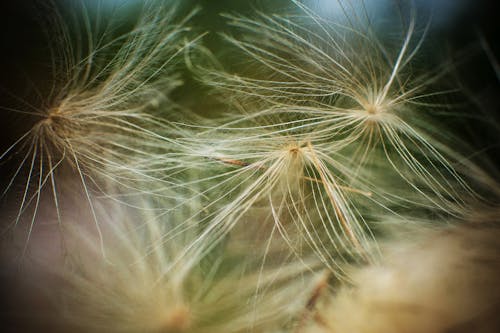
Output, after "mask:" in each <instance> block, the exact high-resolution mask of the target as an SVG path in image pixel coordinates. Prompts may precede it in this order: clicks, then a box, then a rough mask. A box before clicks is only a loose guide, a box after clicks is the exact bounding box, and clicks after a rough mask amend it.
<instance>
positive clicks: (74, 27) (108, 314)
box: [0, 0, 500, 333]
mask: <svg viewBox="0 0 500 333" xmlns="http://www.w3.org/2000/svg"><path fill="white" fill-rule="evenodd" d="M337 3H338V5H339V8H341V9H342V15H341V16H338V17H337V16H335V17H333V18H326V17H324V16H322V15H320V14H319V13H317V12H316V11H314V10H313V9H311V8H310V7H308V6H307V5H305V4H304V2H302V1H298V0H290V9H291V10H292V11H293V13H294V14H290V15H278V14H275V15H268V14H264V13H259V12H255V13H254V15H253V16H239V15H232V14H230V15H227V14H224V15H223V17H224V18H225V19H226V21H227V22H228V26H229V27H230V28H231V31H232V34H222V35H220V36H219V37H220V41H219V42H221V43H225V44H224V45H226V46H225V47H226V48H227V49H228V50H230V51H231V56H234V57H235V58H237V61H235V60H234V59H230V58H229V57H227V58H225V57H224V55H219V54H218V53H216V52H215V50H210V49H209V48H208V47H207V46H206V45H204V44H203V38H202V37H203V35H204V32H203V31H199V32H197V31H196V30H197V29H193V28H192V27H194V26H195V22H196V19H197V15H203V14H199V13H198V12H199V11H200V10H199V9H196V10H193V11H186V10H185V8H184V7H183V6H181V5H180V4H177V5H174V4H171V3H163V2H155V1H149V0H148V1H144V2H143V3H142V4H141V5H140V6H138V7H140V10H138V13H139V15H138V18H137V19H136V20H135V21H134V23H133V24H129V25H127V24H124V21H123V20H122V19H123V16H121V15H123V13H121V12H120V7H119V6H118V7H117V9H116V12H115V13H114V16H112V18H110V19H105V18H103V17H101V15H100V13H101V11H102V10H104V7H105V2H101V1H97V2H96V4H94V3H92V4H91V3H90V2H89V3H87V2H85V1H77V2H76V3H75V4H73V6H74V9H75V10H76V9H78V13H79V14H78V15H76V16H75V17H73V20H71V19H70V18H71V15H70V14H68V13H66V12H65V11H64V10H63V9H62V8H59V6H58V5H56V4H55V3H52V2H50V3H49V4H40V5H39V6H40V8H41V9H43V10H44V11H46V12H47V13H48V16H47V17H50V19H47V20H46V22H45V23H44V28H45V29H46V31H47V32H48V34H49V35H51V36H58V37H57V38H54V39H53V40H55V42H53V43H52V44H50V47H49V49H50V51H51V55H52V64H51V65H52V70H53V72H52V75H51V76H50V80H49V79H48V81H49V83H50V87H49V89H46V90H47V93H46V94H45V95H43V93H44V92H45V89H43V90H41V91H40V93H42V92H43V93H42V95H41V97H42V98H41V99H42V102H41V103H40V105H39V106H34V105H31V104H29V105H28V103H26V105H25V106H26V107H27V108H28V109H27V110H25V109H22V108H19V109H14V108H9V110H11V111H13V112H18V113H27V114H29V115H30V117H33V119H35V120H34V121H33V123H32V126H31V127H30V128H29V129H28V130H27V131H26V132H25V133H24V134H23V135H21V136H20V137H19V138H18V139H17V140H15V141H14V142H13V143H12V145H11V146H10V147H9V148H8V149H7V150H6V151H5V152H4V153H3V154H2V155H1V156H0V160H1V161H4V162H5V163H14V164H15V167H14V168H13V170H14V171H13V174H12V175H10V176H9V178H8V181H7V188H6V189H5V192H4V194H5V193H11V192H15V189H16V188H20V189H21V190H20V191H19V193H18V194H17V195H16V194H14V195H13V197H14V199H13V200H14V201H16V202H15V204H13V206H14V207H16V209H15V212H14V214H10V215H9V214H4V215H5V216H4V219H5V220H7V222H6V223H5V224H6V230H7V232H8V233H9V234H13V235H14V237H13V239H11V240H10V241H8V242H7V241H5V246H4V248H5V249H6V251H4V254H3V257H9V258H10V257H12V256H17V255H19V254H21V258H22V259H21V264H22V266H23V267H25V270H26V271H25V273H21V274H20V276H22V278H23V279H27V280H30V277H29V275H30V274H31V273H32V274H31V275H32V276H42V277H43V279H40V280H39V281H38V283H37V282H34V281H31V282H34V283H32V284H34V285H35V286H34V287H32V289H34V290H38V291H40V290H42V293H43V294H50V295H45V296H44V297H43V300H44V302H46V303H47V304H50V307H47V309H49V308H50V309H51V310H50V311H47V309H45V310H39V309H38V310H36V311H35V310H34V311H30V310H29V309H28V310H27V311H26V313H24V314H22V316H27V317H28V318H33V317H34V316H33V314H32V313H31V312H37V314H38V316H37V320H36V321H34V324H33V325H34V329H33V331H39V330H40V328H41V327H46V326H43V325H49V326H50V327H56V328H51V329H52V330H53V331H57V330H58V329H62V331H68V330H71V331H75V332H116V333H160V332H161V333H180V332H186V333H187V332H190V333H191V332H192V333H215V332H219V333H220V332H222V333H240V332H262V333H268V332H269V333H270V332H289V333H340V332H342V333H345V332H360V333H361V332H367V333H368V332H436V333H438V332H443V333H444V332H452V331H453V332H471V331H477V332H496V331H497V330H498V329H500V325H499V323H498V319H497V318H496V317H497V316H496V313H497V312H498V310H499V304H500V291H499V290H498V287H497V286H496V281H497V280H498V278H499V277H500V267H499V262H500V261H499V259H500V258H499V256H500V247H499V246H498V244H497V243H498V242H497V241H496V238H497V236H498V233H499V232H498V219H497V212H498V208H497V207H498V204H497V203H496V201H498V200H496V199H497V198H498V197H499V192H500V190H499V189H500V185H497V184H496V183H494V181H493V179H494V178H495V175H491V174H489V173H488V172H487V171H485V170H483V168H482V167H481V165H480V164H479V163H477V161H476V160H472V159H470V158H468V157H467V156H468V154H469V153H470V150H469V147H468V145H467V144H466V143H465V140H461V139H459V136H460V133H459V132H458V131H457V130H455V129H454V128H453V127H450V126H447V124H446V123H445V122H443V114H444V115H445V116H446V117H452V116H454V117H457V116H456V114H457V111H456V110H454V109H452V108H451V106H450V105H448V104H446V102H440V101H441V98H442V97H443V96H446V97H447V94H450V90H449V88H446V87H447V86H448V82H445V83H446V84H443V83H442V81H443V78H445V77H446V75H447V74H448V72H449V70H450V68H451V67H452V65H451V64H450V63H444V64H442V66H441V67H440V69H439V70H438V71H435V70H432V71H431V70H430V69H429V68H427V67H426V66H425V65H423V64H422V62H425V60H424V61H422V59H421V56H420V53H419V51H420V50H421V49H422V48H424V47H425V46H424V45H425V37H426V35H427V33H428V32H429V24H424V25H421V24H420V23H419V22H420V21H419V20H418V19H417V13H416V10H415V9H414V7H413V6H412V5H411V4H408V3H406V2H404V1H401V3H399V6H395V7H394V9H392V12H391V13H390V14H391V15H392V14H394V15H393V16H394V17H398V18H399V20H396V21H398V22H392V21H395V20H394V19H393V20H392V21H391V24H390V27H389V28H388V27H387V26H386V25H385V26H382V23H383V22H385V21H384V20H383V18H378V19H379V20H377V17H375V16H374V15H373V14H372V13H371V12H370V11H369V8H368V7H366V6H365V4H364V2H363V1H356V0H345V1H343V0H342V1H341V0H338V1H337ZM94 5H95V8H94V7H93V6H94ZM134 8H136V7H134ZM136 9H138V8H136ZM202 10H203V9H202ZM92 11H94V14H91V13H92ZM80 14H81V16H80ZM68 22H73V24H70V23H68ZM378 24H380V26H379V25H378ZM385 24H387V22H385ZM124 26H125V27H126V28H127V29H126V30H128V32H126V33H123V30H124ZM387 29H390V30H391V31H392V32H395V33H393V34H391V36H386V35H384V33H383V32H384V31H387ZM198 30H199V29H198ZM120 31H121V32H120ZM183 75H184V76H186V75H190V78H195V79H196V80H198V83H199V84H201V85H202V86H203V88H201V89H200V91H202V92H203V94H204V95H203V99H206V100H210V102H209V103H207V105H209V106H210V110H206V109H203V107H201V108H198V109H199V110H198V111H196V112H195V111H191V110H189V108H188V107H187V105H186V104H189V103H185V100H183V99H182V97H179V96H182V93H177V92H179V91H183V90H182V89H184V88H183V87H182V86H183V79H184V76H183ZM444 81H446V80H444ZM454 93H456V91H454ZM189 94H192V95H197V94H198V91H190V93H188V99H191V98H192V95H189ZM442 101H446V99H445V98H443V99H442ZM207 108H208V107H207ZM200 109H201V110H202V111H203V112H201V111H200ZM212 109H213V110H212ZM457 118H460V116H458V117H457ZM495 184H496V185H495ZM485 185H486V186H485ZM492 194H494V195H495V197H494V196H493V195H492ZM487 195H489V196H490V197H488V198H486V196H487ZM486 199H491V200H486ZM11 215H12V216H11ZM464 221H465V222H466V223H465V225H464V223H463V222H464ZM13 226H14V227H15V228H13ZM53 243H57V244H58V246H55V247H57V250H54V246H53ZM59 245H60V246H59ZM18 248H22V250H19V249H18ZM48 248H51V249H52V250H50V251H46V250H47V249H48ZM3 261H4V262H5V263H7V262H10V260H8V259H4V260H3ZM5 266H7V264H5ZM30 272H31V273H30ZM53 286H57V287H53ZM27 290H31V289H27ZM24 293H25V291H20V292H19V293H18V294H19V295H21V294H24ZM13 294H14V295H16V292H14V293H13ZM34 303H35V302H34ZM40 314H41V315H40ZM40 317H41V319H40ZM42 322H43V324H41V323H42ZM38 324H39V325H41V326H37V325H38ZM51 325H52V326H51ZM61 327H62V328H61Z"/></svg>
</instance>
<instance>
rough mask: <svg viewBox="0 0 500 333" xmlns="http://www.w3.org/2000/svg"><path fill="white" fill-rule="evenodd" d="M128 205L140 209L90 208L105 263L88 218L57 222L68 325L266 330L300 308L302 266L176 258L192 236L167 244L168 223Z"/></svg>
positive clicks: (308, 284)
mask: <svg viewBox="0 0 500 333" xmlns="http://www.w3.org/2000/svg"><path fill="white" fill-rule="evenodd" d="M135 205H136V206H142V205H145V206H144V207H141V209H130V208H129V209H127V208H124V207H123V206H121V205H120V204H118V203H116V202H113V201H111V200H101V201H100V202H96V203H94V207H95V208H96V211H97V213H98V215H99V218H100V220H101V221H102V224H101V227H102V233H103V235H104V239H105V252H106V254H107V255H106V258H103V257H102V255H101V252H100V250H99V242H100V240H99V236H98V235H97V233H96V232H95V231H94V230H92V228H89V226H88V223H86V221H73V222H71V223H64V224H63V226H64V228H65V229H66V235H67V237H68V244H69V247H70V248H69V249H68V254H67V256H66V260H65V261H66V262H65V265H63V266H59V267H55V268H53V269H52V272H53V273H54V274H55V276H57V277H59V278H60V279H61V281H62V285H61V287H60V290H59V291H55V293H54V294H55V295H56V296H57V297H60V300H58V301H57V302H56V303H58V304H61V311H62V315H63V316H64V318H65V320H66V323H67V324H68V325H70V326H69V327H75V328H78V329H83V330H85V331H89V330H90V331H92V332H228V333H229V332H247V331H249V330H255V331H258V332H260V331H262V332H265V331H270V330H277V329H280V328H286V327H287V326H290V325H292V323H293V322H294V319H295V317H297V316H299V315H300V314H302V313H303V312H304V311H305V308H306V303H307V301H308V299H309V298H310V297H311V294H312V293H313V290H314V286H315V283H316V282H315V281H316V280H317V277H316V276H315V274H312V273H311V272H308V271H306V270H305V269H304V266H303V265H298V264H296V263H291V264H289V265H287V266H281V265H278V266H273V265H266V266H265V267H263V266H262V265H261V261H260V260H259V259H258V258H259V255H258V253H257V252H256V253H255V254H256V257H254V258H253V259H251V258H248V257H246V256H242V254H241V253H238V252H221V253H219V255H218V256H216V257H214V256H211V257H204V258H202V257H190V258H183V260H182V261H179V260H178V256H179V255H180V254H182V250H183V248H184V247H186V246H187V245H188V244H190V242H191V241H192V239H193V238H194V237H195V232H194V231H192V230H191V231H184V232H181V233H178V234H177V235H176V236H171V237H169V240H168V241H165V234H166V232H168V231H169V229H172V228H175V225H176V222H175V221H169V219H168V218H166V216H165V215H163V214H158V213H157V212H155V210H154V209H152V208H154V207H150V205H151V203H150V202H149V200H146V201H144V202H142V203H141V202H136V203H135ZM148 212H149V213H148ZM170 217H173V216H169V218H170ZM175 217H176V218H180V216H179V215H177V216H175ZM84 218H85V217H84ZM257 251H260V250H257ZM245 255H246V253H245ZM235 263H236V264H237V265H235ZM297 290H300V292H297ZM292 295H293V300H292Z"/></svg>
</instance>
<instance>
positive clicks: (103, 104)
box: [0, 1, 196, 238]
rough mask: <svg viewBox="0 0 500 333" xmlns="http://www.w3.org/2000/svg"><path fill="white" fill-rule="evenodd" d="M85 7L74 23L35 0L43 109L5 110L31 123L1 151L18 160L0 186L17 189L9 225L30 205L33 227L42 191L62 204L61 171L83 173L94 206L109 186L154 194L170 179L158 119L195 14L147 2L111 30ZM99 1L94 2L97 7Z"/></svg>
mask: <svg viewBox="0 0 500 333" xmlns="http://www.w3.org/2000/svg"><path fill="white" fill-rule="evenodd" d="M87 5H88V4H85V3H84V2H78V3H77V4H75V6H77V7H78V9H81V15H82V16H81V17H78V18H75V21H74V22H75V27H73V26H71V25H70V24H67V23H66V22H67V20H68V18H67V17H64V15H63V14H62V12H61V11H59V9H58V8H57V6H56V5H55V4H54V3H52V2H49V3H46V4H43V6H42V4H40V6H41V7H46V8H44V9H45V10H46V11H47V12H48V14H47V17H48V19H47V21H49V22H48V23H47V27H46V30H47V35H48V36H50V38H48V40H54V42H53V43H51V44H50V46H49V47H50V51H51V54H52V59H51V60H52V64H51V67H52V73H50V75H48V77H49V79H50V80H48V81H49V82H50V83H51V86H50V89H46V90H47V92H45V91H44V92H39V93H40V94H43V96H42V95H41V96H40V99H41V105H39V106H34V105H30V104H28V103H24V104H23V106H24V107H26V108H27V110H15V109H12V110H11V111H13V112H19V113H26V114H29V115H32V116H33V117H35V118H36V122H35V123H34V124H33V126H32V127H31V128H30V129H29V130H28V131H27V132H26V133H24V134H23V135H22V136H21V137H20V138H18V139H17V140H16V141H15V142H14V143H13V144H12V145H11V146H10V147H9V148H8V149H7V150H6V151H5V152H3V153H2V154H1V156H0V159H1V160H4V159H8V158H12V157H13V153H15V154H18V155H19V156H21V157H20V158H19V160H20V162H19V165H18V167H17V168H16V169H15V172H14V174H13V175H12V177H11V179H10V181H9V183H8V185H7V188H6V189H5V191H4V194H5V193H6V192H7V191H8V190H9V189H10V188H11V187H12V186H13V185H16V183H22V184H23V187H24V190H23V193H22V198H21V200H20V202H21V203H20V208H19V212H18V214H17V217H16V218H15V221H14V224H15V225H17V224H18V222H19V220H20V218H21V216H22V214H23V212H24V211H26V210H27V209H28V207H30V206H32V207H33V206H34V208H33V211H34V213H32V217H31V222H30V225H31V228H32V227H33V225H34V222H35V219H36V211H37V209H38V205H39V202H40V196H41V195H42V190H43V189H44V188H46V187H48V188H50V189H51V190H50V192H52V196H53V199H54V203H55V209H56V210H59V207H58V201H59V198H58V195H59V194H58V186H60V184H59V183H60V182H63V181H64V179H59V178H63V176H62V175H61V174H62V171H61V170H63V169H66V170H70V172H69V174H73V175H75V176H76V177H77V178H80V180H81V183H82V184H83V187H84V190H85V193H86V196H87V200H86V201H87V203H88V205H90V209H91V210H93V208H92V205H91V202H92V200H91V198H90V197H91V196H92V193H91V192H92V191H93V190H98V191H101V192H104V193H106V191H107V189H106V186H105V185H104V184H106V183H114V185H113V186H114V187H116V186H118V185H119V187H120V188H121V193H122V195H124V194H123V193H126V194H127V195H133V194H134V193H148V194H150V195H151V196H155V195H159V196H161V195H162V193H161V191H162V190H161V188H162V187H165V186H166V185H165V184H168V183H169V181H168V179H166V178H165V176H164V173H163V172H162V169H161V165H157V164H156V163H157V160H158V158H156V157H155V156H159V155H161V154H162V153H164V152H165V151H166V150H168V147H169V144H170V142H169V140H168V139H167V138H166V137H165V136H163V132H164V131H165V128H166V120H165V115H166V114H167V113H168V112H170V113H172V112H174V110H176V108H177V107H176V106H175V104H173V102H172V101H170V100H169V98H168V94H169V93H170V92H171V91H172V90H173V89H174V88H176V87H177V86H178V85H179V84H180V83H181V82H180V80H179V77H178V75H176V74H175V64H176V63H177V62H178V58H179V55H180V53H181V52H183V50H184V49H185V48H186V47H188V46H190V45H191V44H192V43H194V42H195V40H196V39H192V40H188V39H186V36H187V33H188V31H189V30H190V29H189V28H187V27H186V22H187V21H188V20H189V19H190V17H191V16H192V15H193V14H194V13H195V11H193V12H191V13H190V14H188V15H186V16H184V17H182V18H180V19H178V18H176V17H175V16H176V15H179V13H178V11H177V10H176V8H175V7H172V8H166V7H165V6H163V5H160V4H157V3H154V2H152V1H146V2H145V3H144V4H143V6H142V9H141V10H142V11H141V14H140V15H139V18H138V20H137V22H136V24H135V27H134V28H133V29H132V31H130V32H128V33H125V34H121V35H118V36H117V35H116V33H115V32H114V31H113V30H114V29H115V25H116V24H117V23H116V22H113V21H112V20H109V21H106V22H104V21H103V20H102V18H101V17H99V16H98V15H97V17H96V18H91V16H90V15H91V14H90V10H89V9H88V8H87ZM101 6H103V3H101V2H98V4H97V5H96V10H97V12H99V10H100V9H102V8H101ZM78 29H80V30H82V29H83V31H75V30H78ZM75 35H76V36H77V37H76V42H75V37H74V36H75ZM53 36H55V37H53ZM75 43H76V45H75ZM37 93H38V92H37ZM22 102H23V101H21V103H22ZM160 106H161V109H159V107H160ZM160 110H161V112H160ZM159 184H163V185H162V186H160V185H159ZM95 223H96V224H97V223H98V221H97V220H96V221H95ZM28 238H29V237H28Z"/></svg>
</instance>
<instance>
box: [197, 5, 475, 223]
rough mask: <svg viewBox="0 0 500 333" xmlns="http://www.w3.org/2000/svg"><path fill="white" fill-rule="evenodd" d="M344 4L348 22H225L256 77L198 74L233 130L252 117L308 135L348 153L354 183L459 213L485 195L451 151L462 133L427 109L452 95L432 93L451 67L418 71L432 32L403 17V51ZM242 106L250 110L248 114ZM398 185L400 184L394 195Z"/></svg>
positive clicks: (310, 18) (262, 18) (312, 17)
mask: <svg viewBox="0 0 500 333" xmlns="http://www.w3.org/2000/svg"><path fill="white" fill-rule="evenodd" d="M339 3H340V5H341V7H343V8H344V15H345V17H344V21H340V20H338V18H337V21H329V20H327V19H325V18H323V17H321V16H319V15H317V14H316V13H314V12H313V11H312V10H311V9H309V8H308V7H306V6H305V5H303V4H301V3H300V2H298V1H294V4H295V5H296V6H297V7H298V9H299V10H300V11H301V13H302V14H303V15H302V16H279V15H265V14H260V15H259V16H258V17H257V18H255V19H254V18H247V17H241V16H234V15H226V16H227V17H228V18H229V19H230V20H231V21H230V22H231V25H232V26H234V27H236V28H238V29H240V31H242V32H243V33H244V37H243V38H234V37H231V36H227V35H226V36H224V37H225V39H226V40H227V41H229V43H231V44H232V45H233V46H235V47H236V48H237V49H239V50H240V51H242V53H243V54H245V55H246V57H247V59H248V60H249V61H250V62H251V63H252V64H254V65H255V68H257V69H254V68H251V69H252V72H250V71H249V72H248V73H245V74H240V73H238V74H230V73H228V72H227V71H225V70H223V69H213V67H212V68H204V67H202V66H198V67H196V68H195V71H196V73H197V74H199V76H200V77H201V79H202V80H203V81H204V82H206V83H207V84H209V85H211V86H212V87H214V90H215V92H218V93H220V95H221V96H222V98H224V99H225V101H226V102H227V103H228V104H229V105H230V106H231V107H232V108H233V116H232V120H230V121H229V123H228V125H226V126H231V125H234V124H238V123H244V122H246V121H248V120H249V119H253V120H254V122H256V123H259V122H260V123H263V124H266V125H268V126H269V123H270V122H272V124H271V125H270V126H274V128H276V131H278V130H279V129H282V130H283V131H287V132H288V133H295V134H297V133H298V134H297V135H303V133H307V134H308V135H309V139H310V141H311V142H313V143H314V144H315V145H318V144H325V145H326V144H328V143H329V144H330V145H331V148H330V150H332V151H335V152H336V154H338V155H344V159H343V160H344V161H345V163H346V167H349V168H351V169H352V170H353V172H352V177H353V178H352V181H354V180H355V179H361V182H362V183H370V182H372V183H377V184H379V185H378V186H377V187H378V194H379V195H381V196H384V197H386V198H391V199H390V200H403V201H404V200H405V199H403V198H405V196H406V195H408V194H409V195H408V198H409V197H411V198H412V199H410V200H414V201H416V203H418V204H419V205H421V206H422V207H433V208H434V209H438V210H442V211H445V212H447V213H448V214H452V215H459V214H460V212H459V210H458V209H457V207H460V208H464V207H466V202H467V200H470V199H472V198H474V197H475V196H476V194H475V193H474V191H473V190H472V189H471V187H470V185H469V184H468V183H467V182H466V181H465V176H464V175H463V174H462V175H461V174H459V172H458V171H457V169H458V168H455V166H459V165H460V164H461V163H462V164H463V163H467V162H466V158H465V157H464V156H463V155H461V153H460V149H455V148H453V147H452V146H451V145H447V144H446V143H445V142H447V140H449V137H451V136H452V135H453V133H451V132H449V131H447V130H446V129H445V128H444V127H443V126H440V125H439V124H438V123H437V121H436V120H433V118H432V113H433V111H434V110H435V108H437V107H440V106H439V105H437V104H436V105H433V104H431V103H429V102H427V100H428V99H430V98H431V97H436V96H439V95H442V94H446V93H449V92H450V91H432V88H433V86H434V85H435V83H436V82H437V81H438V80H439V79H441V78H442V77H443V76H444V75H445V73H446V70H447V68H448V67H447V66H443V68H442V69H441V70H439V71H438V72H437V73H429V72H427V71H423V72H422V73H419V72H418V71H417V70H415V68H414V67H411V64H412V61H413V60H414V59H415V58H416V55H417V53H418V51H419V50H420V48H421V47H422V44H423V42H424V37H425V34H426V30H427V27H424V28H423V33H421V34H419V33H418V32H417V30H418V27H417V23H416V13H415V12H414V10H413V9H412V10H411V12H410V13H409V18H403V19H402V25H401V27H399V28H400V29H401V31H402V35H401V43H400V45H399V46H396V47H395V46H394V45H393V44H394V43H389V42H388V41H384V40H382V39H381V38H380V37H379V36H378V35H377V32H376V29H375V27H374V23H373V22H372V20H371V19H373V18H372V17H370V14H369V13H368V12H366V11H365V10H366V8H364V7H362V8H364V9H355V7H354V6H353V5H352V4H351V3H344V2H342V1H340V2H339ZM399 14H400V15H401V17H404V15H403V13H399ZM217 66H219V68H220V67H221V66H220V65H217ZM228 94H230V95H231V97H230V98H228V96H227V95H228ZM239 104H241V105H246V107H245V112H244V113H242V112H240V111H239V109H238V105H239ZM222 127H223V126H221V128H222ZM454 139H456V138H454ZM453 146H456V147H466V146H467V145H466V144H465V143H464V144H463V145H459V144H457V143H456V142H454V144H453ZM340 147H342V149H341V150H340V149H339V148H340ZM377 166H381V168H380V169H384V170H385V171H383V172H382V171H381V172H379V173H375V172H373V173H372V174H373V175H374V176H370V173H369V172H367V171H366V170H375V169H376V168H377ZM384 166H385V167H384ZM382 173H383V174H382ZM362 178H365V179H362ZM391 178H392V179H396V178H397V179H399V180H400V182H399V184H398V185H397V186H396V187H395V188H394V189H391V185H392V184H393V183H397V182H395V181H392V180H391ZM388 179H389V181H387V180H388ZM401 183H404V184H406V187H405V189H403V187H402V185H401ZM398 187H399V188H401V192H403V191H405V192H404V193H398V191H400V190H399V189H398ZM391 191H392V192H391Z"/></svg>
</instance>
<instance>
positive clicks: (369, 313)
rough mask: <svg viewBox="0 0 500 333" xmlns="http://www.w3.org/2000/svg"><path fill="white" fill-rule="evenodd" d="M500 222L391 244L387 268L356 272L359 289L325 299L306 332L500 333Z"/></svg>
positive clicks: (450, 229) (423, 234) (449, 229)
mask: <svg viewBox="0 0 500 333" xmlns="http://www.w3.org/2000/svg"><path fill="white" fill-rule="evenodd" d="M495 219H496V220H494V222H493V223H491V222H489V221H488V222H486V221H483V223H479V222H476V223H471V224H466V225H461V226H451V227H447V228H445V229H443V230H430V231H429V230H427V231H422V230H416V231H414V233H416V234H417V235H418V237H417V238H416V241H414V242H413V241H408V240H406V241H399V242H392V243H389V245H388V246H387V247H386V257H385V260H384V261H383V263H382V264H380V265H373V266H369V267H366V268H363V269H360V270H358V271H355V272H354V274H353V281H354V286H353V287H344V288H342V289H340V291H339V292H338V293H337V294H335V295H332V296H330V298H329V299H325V300H324V302H323V304H322V305H321V306H320V308H319V310H318V315H317V317H316V321H315V324H314V325H312V326H311V327H309V328H308V330H307V331H306V332H308V333H320V332H321V333H339V332H342V333H345V332H357V333H371V332H385V333H392V332H394V333H417V332H418V333H420V332H427V333H445V332H447V333H451V332H453V333H462V332H463V333H465V332H481V333H490V332H491V333H493V332H499V331H500V318H499V316H498V314H499V313H500V284H499V283H498V281H499V279H500V242H499V238H500V227H499V225H498V215H497V216H496V217H495ZM484 222H485V223H484Z"/></svg>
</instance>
